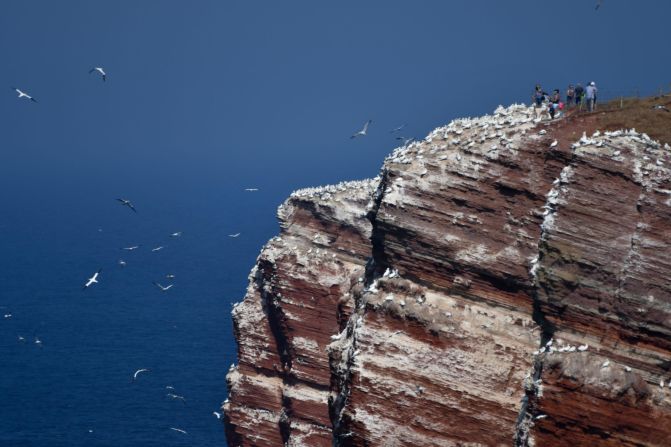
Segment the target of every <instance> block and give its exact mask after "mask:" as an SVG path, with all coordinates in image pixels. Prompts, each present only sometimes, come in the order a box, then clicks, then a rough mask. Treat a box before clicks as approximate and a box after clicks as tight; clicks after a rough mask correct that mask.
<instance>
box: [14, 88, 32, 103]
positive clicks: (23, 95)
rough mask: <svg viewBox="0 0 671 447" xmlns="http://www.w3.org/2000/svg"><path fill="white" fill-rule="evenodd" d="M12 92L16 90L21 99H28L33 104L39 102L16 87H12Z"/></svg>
mask: <svg viewBox="0 0 671 447" xmlns="http://www.w3.org/2000/svg"><path fill="white" fill-rule="evenodd" d="M12 90H14V91H15V92H16V93H18V94H19V99H21V98H26V99H30V100H31V101H32V102H37V100H36V99H35V98H33V97H32V96H30V95H29V94H28V93H26V92H24V91H21V90H20V89H18V88H16V87H12Z"/></svg>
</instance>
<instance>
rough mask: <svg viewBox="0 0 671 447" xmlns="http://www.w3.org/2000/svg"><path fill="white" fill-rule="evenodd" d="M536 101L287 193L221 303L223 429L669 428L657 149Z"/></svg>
mask: <svg viewBox="0 0 671 447" xmlns="http://www.w3.org/2000/svg"><path fill="white" fill-rule="evenodd" d="M534 118H535V115H534V111H533V110H532V109H528V108H525V107H523V106H513V107H511V108H508V109H504V108H499V109H497V111H496V113H495V114H494V115H493V116H486V117H482V118H477V119H467V120H457V121H455V122H453V123H451V124H450V125H449V126H446V127H443V128H439V129H436V130H435V131H434V132H432V134H431V135H429V136H428V137H427V138H426V139H425V140H424V141H422V142H419V143H413V144H411V145H410V146H408V147H404V148H399V149H398V150H396V151H394V153H393V154H392V155H390V156H389V157H388V158H387V160H386V161H385V164H384V167H383V170H382V174H381V176H380V178H378V179H376V180H371V181H365V182H357V183H349V184H343V185H339V186H335V187H327V188H318V189H309V190H303V191H299V192H297V193H295V194H293V195H292V197H291V198H290V199H288V201H287V202H286V203H285V204H284V205H283V206H282V207H280V210H279V213H278V214H279V217H280V222H281V227H282V232H281V235H280V236H279V237H277V238H274V239H273V240H271V241H270V242H269V243H268V244H267V245H266V247H264V249H263V251H262V252H261V255H260V256H259V259H258V262H257V266H256V267H255V268H254V270H253V271H252V274H251V275H250V286H249V289H248V292H247V295H246V297H245V300H244V301H243V302H242V303H240V304H238V305H236V307H235V309H234V311H233V315H234V323H235V332H236V333H235V335H236V339H237V340H238V355H239V363H238V365H237V366H236V367H232V369H231V370H230V371H229V374H228V376H227V379H228V384H229V390H230V396H229V399H228V400H227V402H226V403H225V404H224V407H223V409H224V414H225V418H224V419H225V424H226V433H227V438H228V442H229V445H231V446H236V447H237V446H247V445H249V446H252V445H254V446H282V445H290V446H322V445H323V446H327V445H334V446H404V445H412V446H465V445H472V446H476V445H477V446H485V445H486V446H503V445H514V444H515V445H529V446H531V445H535V446H562V445H569V444H572V445H594V446H606V445H608V446H616V445H617V446H619V445H625V446H635V445H636V446H639V445H645V446H663V445H671V387H670V386H667V385H666V384H667V383H668V382H669V381H671V372H670V370H671V293H670V292H671V284H670V282H671V280H670V278H671V275H670V273H671V261H669V259H670V256H669V255H671V226H669V224H668V222H669V219H670V218H671V185H670V184H669V183H671V182H670V181H669V172H670V171H669V163H668V162H667V161H666V158H664V157H663V155H662V153H663V152H664V151H665V149H664V148H662V147H660V145H659V144H658V143H656V142H653V141H651V140H650V139H648V138H647V137H646V136H645V135H639V134H636V133H635V132H626V133H622V132H616V133H609V134H606V135H600V134H595V135H594V136H592V137H589V138H588V137H587V136H586V135H584V136H582V137H581V135H583V132H584V131H586V132H589V134H590V135H591V134H592V132H593V130H594V127H593V126H594V125H595V122H596V119H595V118H594V117H592V118H590V117H587V118H584V117H581V118H570V119H567V120H561V121H557V122H554V123H552V124H550V125H547V124H545V123H538V121H537V120H535V119H534ZM660 382H661V383H662V384H664V387H660Z"/></svg>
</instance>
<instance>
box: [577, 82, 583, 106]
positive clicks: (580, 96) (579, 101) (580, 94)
mask: <svg viewBox="0 0 671 447" xmlns="http://www.w3.org/2000/svg"><path fill="white" fill-rule="evenodd" d="M584 96H585V88H584V87H583V86H582V84H581V83H579V82H578V85H576V86H575V105H576V106H578V110H582V99H583V97H584Z"/></svg>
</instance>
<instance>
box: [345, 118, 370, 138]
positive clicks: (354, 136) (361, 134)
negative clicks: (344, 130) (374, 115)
mask: <svg viewBox="0 0 671 447" xmlns="http://www.w3.org/2000/svg"><path fill="white" fill-rule="evenodd" d="M372 122H373V120H368V121H366V124H364V125H363V129H361V130H360V131H358V132H357V133H355V134H354V135H352V136H351V137H350V139H352V138H356V137H365V136H366V133H367V132H368V126H370V123H372Z"/></svg>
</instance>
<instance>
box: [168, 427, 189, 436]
mask: <svg viewBox="0 0 671 447" xmlns="http://www.w3.org/2000/svg"><path fill="white" fill-rule="evenodd" d="M170 430H175V431H178V432H180V433H182V434H185V435H188V433H187V432H186V430H182V429H181V428H175V427H170Z"/></svg>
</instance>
